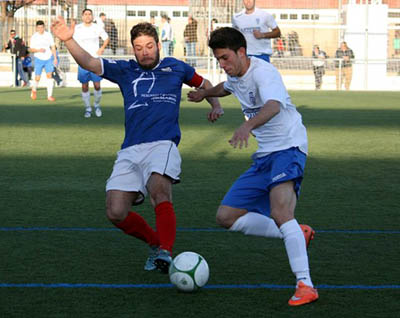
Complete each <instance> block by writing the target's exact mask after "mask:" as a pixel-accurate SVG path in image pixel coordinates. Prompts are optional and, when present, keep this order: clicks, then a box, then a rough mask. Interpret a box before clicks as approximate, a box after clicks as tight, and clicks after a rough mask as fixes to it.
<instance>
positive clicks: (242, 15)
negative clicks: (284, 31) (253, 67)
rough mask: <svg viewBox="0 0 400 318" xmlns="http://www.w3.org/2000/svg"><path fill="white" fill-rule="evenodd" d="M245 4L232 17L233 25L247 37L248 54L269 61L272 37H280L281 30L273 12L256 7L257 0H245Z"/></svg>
mask: <svg viewBox="0 0 400 318" xmlns="http://www.w3.org/2000/svg"><path fill="white" fill-rule="evenodd" d="M243 5H244V9H243V10H242V11H240V12H238V13H236V14H235V15H234V16H233V17H232V26H233V27H234V28H235V29H237V30H239V31H240V32H242V33H243V35H244V37H245V38H246V42H247V55H248V56H256V57H258V58H261V59H263V60H265V61H267V62H269V61H270V56H271V55H272V46H271V39H273V38H279V37H280V36H281V30H280V29H279V27H278V25H277V24H276V21H275V19H274V17H273V16H272V15H271V14H269V13H268V12H265V11H263V10H261V9H259V8H256V1H255V0H243Z"/></svg>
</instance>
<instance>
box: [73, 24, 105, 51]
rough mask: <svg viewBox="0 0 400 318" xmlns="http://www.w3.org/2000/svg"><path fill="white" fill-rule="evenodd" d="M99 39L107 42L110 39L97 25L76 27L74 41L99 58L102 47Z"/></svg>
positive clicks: (79, 25)
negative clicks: (98, 52)
mask: <svg viewBox="0 0 400 318" xmlns="http://www.w3.org/2000/svg"><path fill="white" fill-rule="evenodd" d="M99 38H102V39H103V41H105V40H107V39H108V34H107V32H106V31H104V29H103V28H102V27H101V26H99V25H97V24H96V23H92V24H91V25H90V26H86V25H85V24H83V23H81V24H78V25H77V26H76V27H75V32H74V40H75V41H76V42H77V43H78V44H79V46H80V47H81V48H83V49H84V50H85V51H86V52H88V53H89V54H90V55H91V56H93V57H99V56H98V55H97V51H98V50H99V47H100V40H99Z"/></svg>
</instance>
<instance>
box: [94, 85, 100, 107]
mask: <svg viewBox="0 0 400 318" xmlns="http://www.w3.org/2000/svg"><path fill="white" fill-rule="evenodd" d="M93 95H94V107H100V100H101V95H102V94H101V89H99V90H98V91H96V90H94V91H93Z"/></svg>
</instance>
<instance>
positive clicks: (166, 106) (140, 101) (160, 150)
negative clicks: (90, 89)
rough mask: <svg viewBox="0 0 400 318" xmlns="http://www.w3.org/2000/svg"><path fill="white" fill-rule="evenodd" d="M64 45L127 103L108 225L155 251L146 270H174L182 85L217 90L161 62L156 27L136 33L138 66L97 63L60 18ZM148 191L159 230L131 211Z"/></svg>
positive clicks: (186, 69) (185, 69) (217, 109)
mask: <svg viewBox="0 0 400 318" xmlns="http://www.w3.org/2000/svg"><path fill="white" fill-rule="evenodd" d="M52 30H53V32H54V34H55V36H57V37H58V38H59V39H60V40H62V41H64V42H65V44H66V46H67V48H68V50H69V52H70V53H71V54H72V56H73V57H74V59H75V60H76V61H77V63H78V64H79V65H80V66H81V67H83V68H84V69H87V70H89V71H91V72H93V73H95V74H97V75H99V76H101V77H104V78H106V79H108V80H110V81H112V82H115V83H117V84H118V85H119V87H120V89H121V92H122V95H123V97H124V110H125V139H124V142H123V144H122V147H121V148H122V149H121V150H120V151H119V152H118V155H117V159H116V161H115V163H114V168H113V171H112V174H111V176H110V178H109V179H108V181H107V185H106V191H107V193H106V205H107V217H108V219H109V220H110V221H111V222H112V223H113V224H114V225H115V226H117V227H118V228H120V229H121V230H122V231H124V232H125V233H126V234H128V235H131V236H134V237H136V238H138V239H141V240H143V241H144V242H146V243H147V244H148V245H149V247H150V249H149V251H150V254H149V258H148V259H147V261H146V263H145V270H154V269H158V270H160V271H161V272H163V273H167V272H168V267H169V264H170V263H171V255H172V248H173V245H174V242H175V235H176V218H175V212H174V208H173V205H172V184H173V183H177V182H179V174H180V171H181V157H180V154H179V151H178V149H177V145H178V144H179V140H180V138H181V132H180V128H179V124H178V117H179V104H180V99H181V89H182V85H183V84H184V83H185V84H187V85H189V86H192V87H197V88H204V89H206V88H211V87H212V85H211V83H210V82H209V81H208V80H206V79H204V78H202V77H201V76H200V75H198V74H197V73H196V72H195V70H194V68H192V67H191V66H189V65H188V64H186V63H184V62H182V61H179V60H177V59H175V58H171V57H168V58H164V59H162V60H160V43H159V39H158V35H157V31H156V29H155V28H154V27H153V26H152V25H151V24H150V23H140V24H137V25H135V26H134V27H133V28H132V30H131V43H132V46H133V51H134V54H135V57H136V61H135V60H129V61H116V60H107V59H103V58H94V57H92V56H91V55H90V54H88V53H87V52H86V51H85V50H83V49H82V48H81V47H80V46H79V45H78V44H77V42H76V41H75V40H74V39H73V37H72V35H73V32H74V24H72V25H71V27H68V26H67V25H66V23H65V21H64V19H63V18H62V17H59V18H58V19H57V20H56V21H55V22H54V23H53V28H52ZM208 101H209V103H210V105H211V107H212V109H211V111H210V112H209V113H208V119H209V120H210V121H211V122H213V121H215V120H217V119H218V118H219V117H220V116H221V115H222V114H223V110H222V108H221V106H220V104H219V102H218V99H215V98H210V99H208ZM147 193H149V196H150V202H151V204H152V205H153V207H154V210H155V215H156V230H154V229H153V228H152V227H150V226H149V224H148V223H147V222H146V221H145V219H144V218H143V217H142V216H141V215H140V214H138V213H136V212H134V211H131V208H132V205H136V204H140V203H142V202H143V200H144V197H145V196H146V194H147Z"/></svg>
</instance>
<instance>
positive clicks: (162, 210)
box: [154, 201, 176, 252]
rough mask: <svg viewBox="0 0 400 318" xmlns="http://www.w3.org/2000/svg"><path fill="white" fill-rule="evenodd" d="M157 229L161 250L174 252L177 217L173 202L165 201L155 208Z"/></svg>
mask: <svg viewBox="0 0 400 318" xmlns="http://www.w3.org/2000/svg"><path fill="white" fill-rule="evenodd" d="M154 210H155V212H156V227H157V233H158V237H159V240H160V248H161V249H164V250H167V251H169V252H172V247H173V246H174V243H175V237H176V216H175V211H174V207H173V206H172V203H171V202H168V201H164V202H161V203H160V204H158V205H157V206H156V207H155V209H154Z"/></svg>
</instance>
